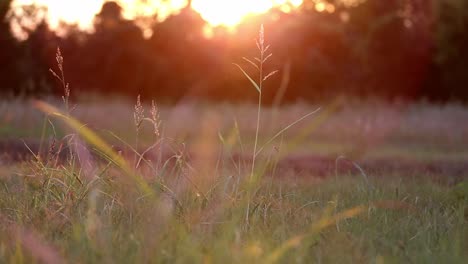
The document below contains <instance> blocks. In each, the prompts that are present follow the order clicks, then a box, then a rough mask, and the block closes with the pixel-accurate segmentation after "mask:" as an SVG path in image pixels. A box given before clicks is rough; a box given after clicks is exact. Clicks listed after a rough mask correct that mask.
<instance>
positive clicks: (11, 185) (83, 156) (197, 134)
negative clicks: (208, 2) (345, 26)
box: [0, 98, 468, 263]
mask: <svg viewBox="0 0 468 264" xmlns="http://www.w3.org/2000/svg"><path fill="white" fill-rule="evenodd" d="M49 102H51V103H52V104H55V105H60V104H61V102H60V101H54V100H49ZM318 107H319V106H318V105H310V104H305V103H297V104H293V105H287V106H282V107H280V108H273V107H266V108H264V111H263V115H262V123H261V128H262V129H261V131H260V135H261V136H260V145H263V143H265V142H267V141H268V140H269V138H271V137H272V136H273V135H275V133H276V132H277V131H279V130H280V129H281V128H283V127H284V126H286V125H288V124H289V123H291V122H293V121H294V120H297V119H298V118H299V117H301V116H302V115H304V114H306V113H308V112H311V111H313V110H315V109H317V108H318ZM320 107H321V110H320V111H319V112H318V113H317V114H315V115H313V116H311V117H309V118H307V119H306V120H304V121H303V122H301V123H299V124H297V125H296V126H294V127H293V128H291V129H290V130H288V131H287V132H286V133H285V134H284V135H283V136H281V137H279V138H278V139H277V140H274V141H273V142H272V143H271V144H269V145H267V146H266V147H265V151H264V152H263V153H262V155H261V156H260V157H259V160H260V162H259V169H257V172H256V177H255V178H254V180H252V178H250V180H249V167H250V162H251V148H252V144H253V138H254V133H255V122H256V120H255V115H256V106H255V105H248V104H244V105H232V104H227V103H226V104H223V103H219V104H212V103H211V104H208V103H206V104H205V103H200V102H198V103H194V102H190V101H184V102H181V103H179V104H177V105H175V106H160V108H159V110H160V119H161V121H162V127H161V131H162V132H161V135H160V136H159V137H156V136H155V135H154V133H153V129H152V127H151V126H150V125H144V126H143V128H142V129H141V131H140V133H139V135H138V137H137V135H136V132H135V125H134V120H133V119H134V116H133V111H134V103H133V102H127V101H124V100H117V99H115V98H113V99H109V100H104V99H98V100H95V101H91V102H86V103H78V104H77V105H76V108H74V110H73V111H72V116H74V117H76V118H77V119H78V120H80V121H81V122H82V123H83V124H86V126H87V127H89V128H91V129H92V130H93V131H95V132H97V134H99V135H100V136H102V137H103V138H104V139H106V141H107V142H109V144H110V145H112V147H113V148H114V149H115V150H117V151H120V152H119V153H121V154H122V155H123V157H124V158H125V159H126V160H127V162H128V164H129V166H130V167H132V169H131V171H132V172H131V173H130V174H133V173H135V174H136V175H138V176H137V177H139V178H140V177H141V178H142V179H144V181H143V182H144V183H141V182H140V181H139V180H138V179H135V178H132V177H128V174H129V173H128V172H125V170H124V169H122V166H119V164H118V162H116V161H115V160H113V159H112V158H109V157H106V155H105V154H104V153H103V151H102V149H101V148H100V147H99V146H95V145H94V146H93V145H89V144H88V145H85V144H84V143H83V142H82V141H76V139H71V138H77V136H76V135H77V134H75V132H74V131H73V130H70V129H69V128H67V126H66V125H64V123H63V122H61V121H59V120H57V119H56V118H53V117H50V122H49V120H47V119H45V118H44V116H45V115H44V114H43V113H41V112H40V111H39V110H37V109H36V108H34V107H33V104H32V102H23V101H13V102H11V101H9V102H6V101H3V102H0V121H1V123H0V124H1V126H0V151H1V152H2V153H1V154H0V157H1V158H0V260H2V261H3V260H4V261H5V262H11V263H28V262H30V261H37V262H45V263H61V262H71V263H77V262H78V263H97V262H112V263H131V262H132V263H142V262H143V263H219V262H228V263H241V262H242V263H254V262H255V263H276V262H280V263H311V262H323V263H349V262H352V263H402V262H403V263H441V262H444V263H463V262H464V260H466V258H467V257H468V251H467V248H468V239H467V238H468V229H467V225H466V224H467V221H468V218H467V212H468V211H467V210H468V209H467V201H468V193H467V189H466V183H467V182H466V178H467V175H468V163H467V160H468V159H467V158H468V140H467V138H468V123H467V122H466V121H467V120H468V108H466V107H465V106H462V105H457V104H448V105H431V104H426V103H415V104H404V103H394V104H390V103H383V102H373V101H371V100H368V101H346V102H345V101H341V100H337V101H335V102H331V103H328V104H324V105H320ZM144 109H146V110H145V114H146V116H148V115H149V111H148V109H149V105H147V104H145V105H144ZM110 131H111V132H112V133H110ZM70 135H75V136H74V137H72V136H70ZM137 138H138V141H137ZM160 138H162V139H164V143H160V144H159V143H158V144H157V147H154V148H152V149H150V150H149V151H148V152H145V156H144V158H142V159H143V160H144V161H143V162H142V165H141V166H138V168H134V164H135V163H134V162H135V160H137V158H138V157H137V158H135V157H134V156H135V153H133V152H132V148H134V149H137V150H138V152H139V153H143V152H144V151H145V150H146V149H147V147H149V146H152V145H153V144H154V143H155V142H157V140H159V139H160ZM77 142H78V143H77ZM61 144H62V146H63V149H62V150H61V151H60V152H61V153H58V152H59V151H58V150H59V149H60V148H59V146H60V145H61ZM26 145H27V146H28V147H29V148H30V149H31V150H32V151H33V152H34V153H37V152H39V151H40V153H41V154H42V156H41V158H40V159H36V158H34V157H33V156H32V155H31V153H29V150H28V149H27V148H26V147H25V146H26ZM51 146H54V147H53V148H52V147H51ZM80 146H84V148H80ZM153 146H155V145H153ZM344 157H346V158H344ZM166 161H167V162H166ZM119 167H120V168H119ZM142 186H143V187H142ZM39 245H40V246H39Z"/></svg>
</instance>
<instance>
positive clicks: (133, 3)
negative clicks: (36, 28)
mask: <svg viewBox="0 0 468 264" xmlns="http://www.w3.org/2000/svg"><path fill="white" fill-rule="evenodd" d="M105 2H106V0H14V1H13V2H12V10H16V9H17V7H20V6H23V5H31V4H34V5H36V6H40V7H46V8H47V21H48V23H49V26H50V27H51V28H52V29H58V28H59V27H60V23H62V22H64V23H67V24H75V25H77V26H78V28H80V29H83V30H89V29H91V28H92V25H93V19H94V17H95V16H96V14H98V13H99V11H100V10H101V7H102V5H103V4H104V3H105ZM115 2H117V3H119V4H120V5H121V6H122V7H123V11H124V13H123V16H124V17H125V18H127V19H133V18H135V17H136V16H151V15H153V14H155V13H157V14H158V18H159V19H161V20H162V19H165V18H166V17H167V16H169V15H170V14H172V13H174V12H175V11H177V10H180V9H181V8H183V7H184V6H185V5H186V2H187V1H186V0H171V1H141V0H116V1H115ZM13 12H15V11H13Z"/></svg>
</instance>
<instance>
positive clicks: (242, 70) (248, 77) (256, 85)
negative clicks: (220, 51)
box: [233, 63, 262, 93]
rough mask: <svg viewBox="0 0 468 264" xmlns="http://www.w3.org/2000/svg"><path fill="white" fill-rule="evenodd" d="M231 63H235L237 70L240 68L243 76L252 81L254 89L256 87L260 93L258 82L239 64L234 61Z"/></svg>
mask: <svg viewBox="0 0 468 264" xmlns="http://www.w3.org/2000/svg"><path fill="white" fill-rule="evenodd" d="M233 64H234V65H236V66H237V67H238V68H239V70H241V72H242V73H243V74H244V75H245V77H247V79H249V81H250V82H251V83H252V85H253V86H254V87H255V89H257V91H258V92H259V93H262V90H260V87H259V86H258V84H257V83H256V82H255V81H254V80H253V79H252V78H251V77H250V76H249V75H248V74H247V73H246V72H245V71H244V69H242V67H241V66H240V65H239V64H236V63H233Z"/></svg>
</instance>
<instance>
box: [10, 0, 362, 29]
mask: <svg viewBox="0 0 468 264" xmlns="http://www.w3.org/2000/svg"><path fill="white" fill-rule="evenodd" d="M115 1H116V2H118V3H119V4H120V5H121V6H122V7H123V9H124V17H125V18H127V19H132V18H134V17H136V16H151V15H153V14H155V13H157V14H158V18H159V19H161V20H163V19H165V18H166V17H167V16H168V15H170V14H172V13H174V12H177V11H178V10H180V9H181V8H182V7H184V6H185V5H186V1H187V0H166V1H164V0H153V1H151V0H146V1H145V0H115ZM310 1H312V2H315V7H316V9H317V11H320V12H322V11H328V12H333V11H334V7H333V6H332V5H330V4H326V3H324V0H310ZM362 1H365V0H342V3H343V4H345V5H348V4H350V3H351V4H353V3H356V2H362ZM104 2H106V1H105V0H14V1H13V3H12V5H13V8H12V10H18V9H15V7H17V6H21V5H28V4H36V5H39V6H44V7H46V8H47V15H46V16H47V20H48V22H49V25H50V27H51V28H52V29H55V30H59V25H60V22H66V23H69V24H76V25H77V26H78V27H79V28H80V29H82V30H91V29H92V21H93V19H94V16H95V15H96V14H97V13H98V12H99V11H100V9H101V7H102V4H103V3H104ZM302 2H303V0H193V1H192V7H193V9H195V10H196V11H197V12H199V13H200V14H201V16H202V17H203V19H205V20H206V21H207V22H208V23H209V24H211V25H213V26H219V25H222V26H226V27H229V28H234V27H235V25H237V24H238V23H239V22H240V21H242V19H243V18H245V17H246V16H248V15H252V14H261V13H264V12H267V11H268V10H269V9H271V8H272V7H280V8H281V9H283V10H284V11H286V12H287V11H289V10H292V9H294V8H296V7H298V6H300V5H301V4H302ZM16 12H18V11H16ZM17 17H21V14H19V15H18V14H17ZM12 27H13V30H14V31H16V30H18V28H19V27H18V25H12ZM15 27H16V29H15Z"/></svg>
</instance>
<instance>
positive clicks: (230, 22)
mask: <svg viewBox="0 0 468 264" xmlns="http://www.w3.org/2000/svg"><path fill="white" fill-rule="evenodd" d="M301 4H302V0H257V1H252V0H236V1H233V0H216V1H213V0H193V2H192V7H193V9H194V10H195V11H197V12H198V13H200V15H201V16H202V18H203V19H204V20H205V21H207V22H208V23H209V24H210V25H212V26H226V27H229V28H233V27H235V26H236V25H237V24H239V23H240V22H241V21H242V20H243V19H244V18H246V17H248V16H250V15H256V14H262V13H265V12H267V11H268V10H270V9H272V8H274V7H281V8H282V10H287V9H289V10H291V8H296V7H298V6H300V5H301Z"/></svg>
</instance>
